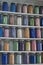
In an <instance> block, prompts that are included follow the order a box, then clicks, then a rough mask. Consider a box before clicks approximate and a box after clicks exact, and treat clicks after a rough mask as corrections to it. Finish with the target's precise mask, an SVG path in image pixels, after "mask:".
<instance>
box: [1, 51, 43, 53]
mask: <svg viewBox="0 0 43 65" xmlns="http://www.w3.org/2000/svg"><path fill="white" fill-rule="evenodd" d="M0 53H43V51H0Z"/></svg>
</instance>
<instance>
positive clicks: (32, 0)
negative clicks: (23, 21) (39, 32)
mask: <svg viewBox="0 0 43 65" xmlns="http://www.w3.org/2000/svg"><path fill="white" fill-rule="evenodd" d="M4 1H6V0H0V2H4ZM7 2H8V3H9V2H10V3H11V2H14V3H21V4H24V3H26V4H27V5H28V4H32V5H35V4H36V5H38V6H40V5H43V3H42V2H43V0H41V1H40V0H37V1H36V0H11V1H10V0H8V1H7ZM40 2H41V3H40ZM0 14H5V15H16V16H30V17H31V16H32V17H34V16H35V17H36V16H37V17H43V14H30V13H20V12H10V11H0ZM0 27H16V28H36V29H37V28H40V29H41V28H42V29H43V26H27V25H26V26H25V25H20V26H19V25H11V24H0ZM0 40H17V41H18V40H28V41H31V40H41V41H42V40H43V38H13V37H0ZM0 53H39V54H40V53H43V51H0ZM7 65H43V64H7Z"/></svg>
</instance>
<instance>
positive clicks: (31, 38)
mask: <svg viewBox="0 0 43 65" xmlns="http://www.w3.org/2000/svg"><path fill="white" fill-rule="evenodd" d="M0 39H8V40H10V39H12V40H43V38H13V37H0Z"/></svg>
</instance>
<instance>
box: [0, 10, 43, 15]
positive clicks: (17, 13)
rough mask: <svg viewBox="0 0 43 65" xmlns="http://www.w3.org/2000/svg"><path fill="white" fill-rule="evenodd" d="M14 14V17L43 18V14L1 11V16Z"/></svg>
mask: <svg viewBox="0 0 43 65" xmlns="http://www.w3.org/2000/svg"><path fill="white" fill-rule="evenodd" d="M1 13H2V14H4V15H5V14H10V15H11V14H13V15H27V16H43V14H30V13H20V12H10V11H0V14H1Z"/></svg>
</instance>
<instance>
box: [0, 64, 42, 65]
mask: <svg viewBox="0 0 43 65" xmlns="http://www.w3.org/2000/svg"><path fill="white" fill-rule="evenodd" d="M0 65H2V64H0ZM6 65H43V64H6Z"/></svg>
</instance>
